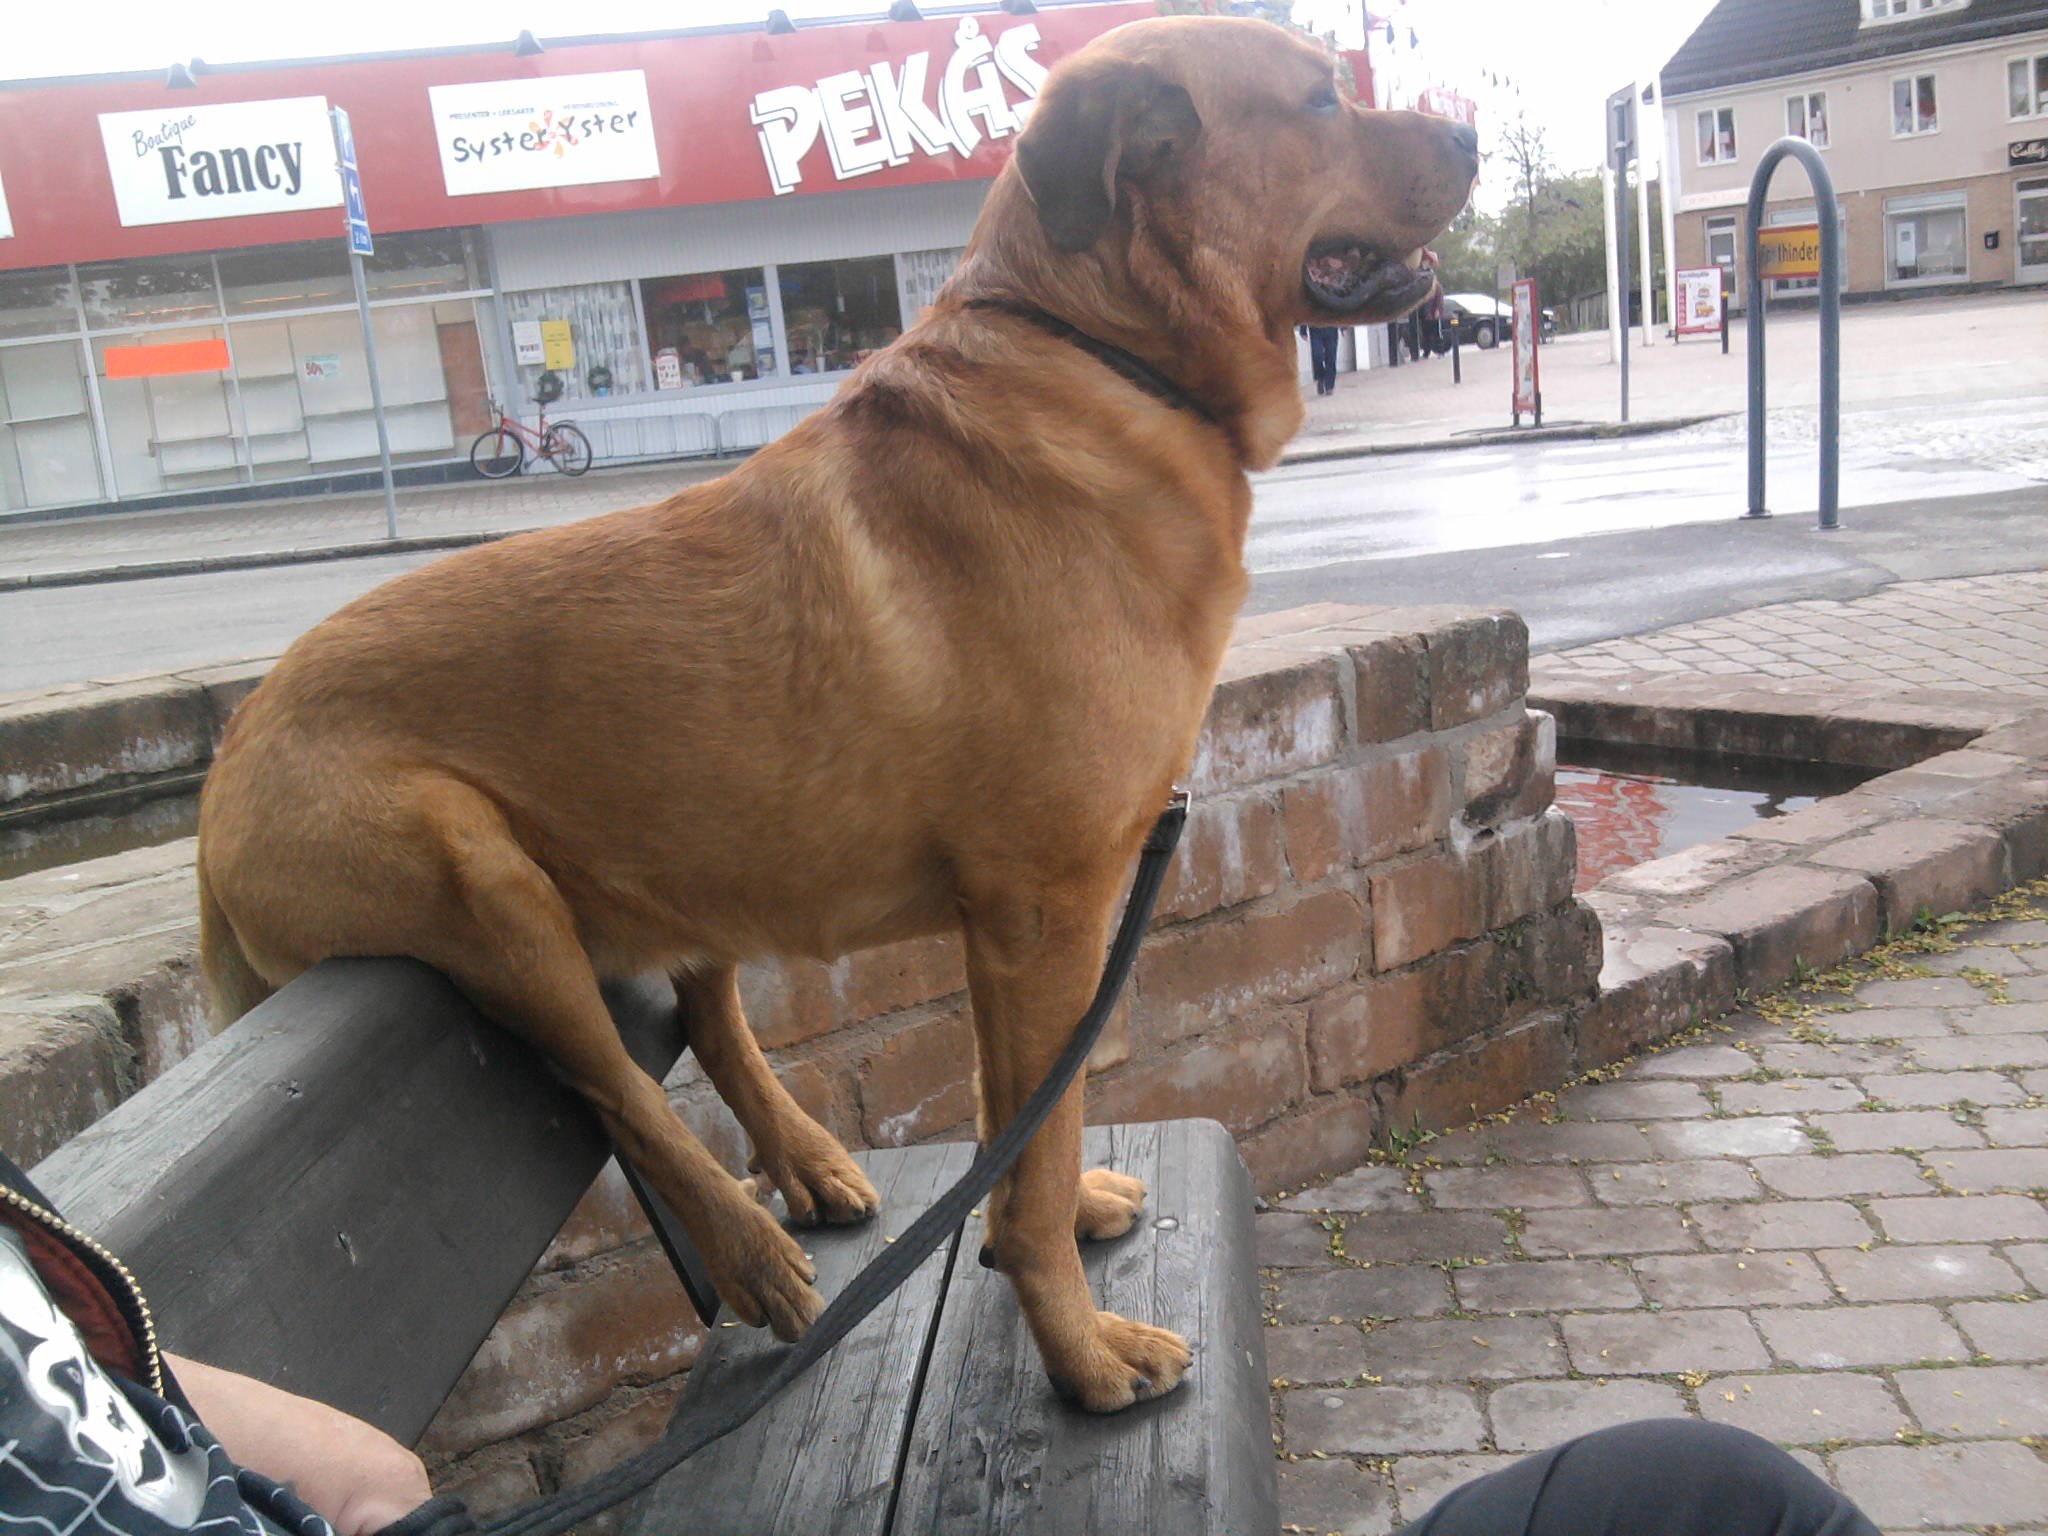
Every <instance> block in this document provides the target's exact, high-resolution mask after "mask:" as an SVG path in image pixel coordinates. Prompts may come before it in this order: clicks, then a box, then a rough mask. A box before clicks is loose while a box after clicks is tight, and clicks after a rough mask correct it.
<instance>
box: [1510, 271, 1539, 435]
mask: <svg viewBox="0 0 2048 1536" xmlns="http://www.w3.org/2000/svg"><path fill="white" fill-rule="evenodd" d="M1542 335H1543V317H1542V311H1541V310H1539V309H1538V308H1537V307H1536V279H1535V278H1533V277H1525V278H1523V279H1521V280H1520V281H1519V282H1517V283H1516V284H1515V399H1514V416H1515V423H1514V424H1515V425H1516V426H1518V427H1519V426H1520V425H1521V424H1522V412H1524V411H1527V412H1529V414H1530V416H1531V417H1532V418H1533V424H1534V425H1536V426H1539V427H1540V426H1542V425H1543V385H1542V381H1541V376H1540V375H1539V373H1538V371H1537V363H1536V349H1537V347H1538V346H1540V345H1541V341H1542Z"/></svg>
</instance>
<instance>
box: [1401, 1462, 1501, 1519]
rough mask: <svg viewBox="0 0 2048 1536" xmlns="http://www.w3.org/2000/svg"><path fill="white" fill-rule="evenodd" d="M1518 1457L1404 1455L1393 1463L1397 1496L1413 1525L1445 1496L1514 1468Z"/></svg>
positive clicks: (1403, 1517) (1403, 1515)
mask: <svg viewBox="0 0 2048 1536" xmlns="http://www.w3.org/2000/svg"><path fill="white" fill-rule="evenodd" d="M1520 1459H1521V1458H1519V1457H1516V1456H1483V1455H1482V1456H1403V1457H1401V1458H1400V1460H1398V1461H1396V1462H1395V1463H1394V1499H1395V1502H1396V1503H1397V1504H1398V1505H1399V1506H1400V1510H1401V1518H1402V1519H1403V1520H1404V1521H1407V1522H1409V1523H1410V1524H1412V1523H1413V1522H1415V1521H1416V1520H1419V1519H1421V1518H1422V1516H1423V1515H1425V1514H1427V1513H1428V1512H1429V1511H1430V1510H1431V1509H1432V1508H1434V1507H1435V1505H1436V1504H1437V1502H1438V1501H1439V1500H1440V1499H1442V1498H1443V1496H1444V1495H1445V1494H1447V1493H1449V1492H1451V1490H1452V1489H1454V1488H1462V1487H1464V1486H1465V1484H1467V1483H1469V1482H1471V1481H1472V1480H1473V1479H1474V1478H1480V1477H1485V1476H1486V1475H1487V1474H1489V1473H1492V1472H1498V1471H1500V1470H1501V1468H1503V1467H1511V1466H1513V1465H1514V1464H1515V1463H1516V1462H1517V1461H1518V1460H1520Z"/></svg>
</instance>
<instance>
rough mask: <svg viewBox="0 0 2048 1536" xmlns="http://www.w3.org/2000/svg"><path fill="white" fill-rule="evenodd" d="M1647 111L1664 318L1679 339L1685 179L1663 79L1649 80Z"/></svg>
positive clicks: (1654, 76) (1657, 76) (1673, 338)
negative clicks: (1659, 197) (1658, 209)
mask: <svg viewBox="0 0 2048 1536" xmlns="http://www.w3.org/2000/svg"><path fill="white" fill-rule="evenodd" d="M1650 111H1651V112H1652V114H1654V115H1655V117H1656V119H1657V185H1658V186H1660V187H1662V188H1663V189H1664V199H1663V201H1664V207H1663V213H1664V288H1665V294H1666V304H1667V307H1666V309H1665V311H1664V313H1665V316H1666V318H1667V319H1669V320H1670V322H1671V333H1672V340H1674V341H1676V340H1677V339H1678V200H1679V198H1680V197H1681V196H1683V195H1684V193H1683V191H1682V187H1683V183H1684V180H1685V172H1684V168H1683V167H1682V165H1681V164H1680V159H1681V157H1680V156H1679V154H1678V153H1677V151H1676V150H1674V149H1673V148H1672V140H1673V135H1672V134H1671V132H1670V131H1669V129H1670V125H1669V124H1668V123H1666V122H1665V120H1664V77H1663V75H1661V74H1657V75H1652V76H1651V77H1650Z"/></svg>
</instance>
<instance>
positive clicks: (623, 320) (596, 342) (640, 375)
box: [500, 283, 654, 410]
mask: <svg viewBox="0 0 2048 1536" xmlns="http://www.w3.org/2000/svg"><path fill="white" fill-rule="evenodd" d="M500 307H501V309H502V310H503V313H504V316H505V319H506V321H507V322H508V323H509V324H510V325H511V326H512V336H513V349H514V365H513V366H514V372H515V373H516V374H517V376H518V379H519V398H518V399H516V400H507V401H505V402H504V404H505V407H506V409H508V410H514V409H524V408H525V407H526V405H527V404H528V403H529V402H531V401H532V400H533V399H534V398H535V397H536V396H537V395H538V394H539V392H540V376H541V375H542V374H543V373H546V372H548V371H549V370H548V367H547V361H546V357H545V353H543V355H542V357H541V358H540V360H538V361H526V362H520V361H518V360H517V359H518V357H519V356H520V348H519V343H520V340H521V338H522V337H524V338H527V339H528V346H527V349H526V352H525V354H524V355H526V356H527V357H529V358H531V356H532V342H531V338H532V337H533V336H534V335H535V334H536V332H535V329H534V328H536V327H539V326H542V325H545V324H547V323H548V322H549V321H557V322H566V323H567V324H568V327H569V337H568V341H569V346H570V348H571V350H572V353H573V355H574V357H575V362H574V364H573V365H572V366H569V367H566V368H556V369H555V370H554V373H555V376H556V377H557V378H559V379H560V380H561V381H562V393H561V395H560V396H559V398H560V399H562V400H595V399H602V398H604V397H606V396H608V395H634V394H639V393H640V392H641V391H643V390H648V389H652V388H653V387H654V374H653V368H652V365H651V363H650V362H649V358H648V349H647V346H646V344H645V342H644V341H643V339H642V337H641V335H640V317H639V314H638V313H637V312H636V311H635V310H634V308H633V285H632V284H631V283H584V284H580V285H578V286H576V287H571V288H534V289H527V290H524V291H521V292H514V293H508V294H506V295H505V296H504V299H503V302H502V304H501V306H500ZM543 345H544V343H543ZM558 345H559V343H558Z"/></svg>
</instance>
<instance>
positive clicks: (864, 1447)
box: [625, 1143, 974, 1536]
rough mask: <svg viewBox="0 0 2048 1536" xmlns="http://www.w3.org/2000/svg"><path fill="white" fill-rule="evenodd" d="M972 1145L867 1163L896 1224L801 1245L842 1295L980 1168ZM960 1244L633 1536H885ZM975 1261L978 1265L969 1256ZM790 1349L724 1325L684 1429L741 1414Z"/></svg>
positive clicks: (657, 1492) (647, 1501)
mask: <svg viewBox="0 0 2048 1536" xmlns="http://www.w3.org/2000/svg"><path fill="white" fill-rule="evenodd" d="M973 1154H974V1148H973V1147H972V1146H970V1145H967V1144H965V1143H952V1144H943V1145H937V1146H922V1147H908V1148H905V1149H903V1150H902V1151H896V1152H868V1153H863V1154H860V1161H861V1163H862V1164H863V1166H864V1167H865V1168H866V1169H867V1172H868V1177H869V1178H870V1179H871V1180H873V1182H874V1185H875V1188H876V1191H877V1192H878V1193H879V1194H880V1195H881V1197H882V1214H881V1216H879V1217H878V1218H876V1219H875V1220H874V1221H871V1222H868V1223H866V1224H864V1225H862V1226H858V1227H841V1228H828V1229H821V1230H816V1231H804V1232H802V1233H800V1234H799V1236H800V1237H801V1239H802V1241H803V1244H804V1247H805V1249H806V1250H807V1251H808V1252H809V1253H811V1255H812V1256H813V1257H814V1258H815V1259H816V1261H817V1265H818V1287H819V1289H820V1290H821V1291H822V1292H823V1293H824V1294H825V1295H826V1296H827V1297H828V1298H830V1297H832V1296H835V1295H837V1294H838V1293H839V1291H840V1289H841V1288H842V1287H843V1286H844V1285H845V1284H846V1283H847V1281H849V1280H850V1279H852V1278H853V1276H854V1275H855V1274H856V1273H858V1272H859V1270H860V1268H861V1266H862V1265H864V1264H866V1263H867V1262H868V1260H869V1259H871V1258H872V1257H874V1255H875V1254H876V1253H878V1252H880V1251H881V1249H882V1247H883V1245H884V1243H885V1242H886V1241H887V1240H889V1239H891V1238H893V1237H894V1236H895V1235H896V1234H897V1233H900V1232H901V1231H902V1230H903V1229H904V1228H905V1227H907V1226H909V1225H910V1223H911V1222H913V1221H914V1220H916V1219H917V1217H918V1215H919V1214H920V1213H921V1212H922V1211H923V1210H924V1208H925V1207H926V1206H927V1205H929V1204H930V1203H931V1202H932V1201H933V1200H934V1199H936V1198H937V1197H938V1195H939V1194H940V1193H942V1192H943V1191H944V1190H945V1189H946V1187H947V1186H948V1185H950V1184H952V1183H953V1182H954V1181H955V1180H956V1179H958V1178H959V1177H960V1175H961V1174H962V1173H964V1172H966V1170H967V1166H968V1164H969V1163H970V1162H971V1161H972V1160H973ZM957 1242H958V1237H957V1234H956V1236H955V1237H954V1238H952V1239H950V1240H948V1241H947V1242H946V1243H943V1244H941V1245H940V1247H939V1248H938V1249H937V1250H936V1251H935V1252H933V1253H932V1255H931V1256H930V1257H929V1258H927V1259H926V1260H925V1261H924V1263H923V1264H922V1265H920V1266H919V1267H918V1269H917V1270H916V1271H915V1272H914V1273H913V1274H912V1275H911V1277H910V1279H909V1280H907V1281H905V1282H904V1284H903V1285H902V1286H901V1287H900V1288H899V1289H898V1290H897V1291H896V1292H895V1294H893V1295H892V1296H891V1297H890V1298H889V1299H888V1300H887V1301H885V1302H884V1303H883V1304H882V1305H881V1306H880V1307H878V1308H877V1309H876V1310H875V1311H874V1312H873V1313H872V1314H871V1315H870V1316H869V1317H868V1318H867V1319H866V1320H865V1321H864V1322H863V1323H862V1324H861V1325H860V1326H859V1327H858V1328H856V1329H855V1330H854V1331H853V1332H852V1333H851V1334H849V1335H848V1336H847V1337H846V1338H845V1339H844V1340H843V1341H841V1343H840V1345H839V1347H838V1348H837V1349H835V1350H833V1351H832V1352H831V1353H830V1354H828V1355H827V1356H826V1357H825V1358H824V1359H823V1360H821V1361H820V1362H819V1363H818V1364H817V1365H816V1366H814V1367H813V1368H812V1369H811V1370H810V1371H809V1372H807V1373H806V1374H805V1375H803V1376H800V1377H798V1378H797V1380H796V1381H795V1382H793V1383H792V1384H791V1385H790V1387H789V1388H788V1389H787V1390H786V1391H785V1392H783V1394H782V1395H781V1396H780V1397H778V1398H777V1399H776V1400H775V1401H774V1402H773V1403H771V1404H770V1405H769V1406H768V1407H767V1408H766V1409H764V1410H763V1411H762V1412H761V1414H760V1415H759V1416H758V1417H757V1418H755V1419H754V1420H752V1421H751V1422H750V1423H748V1424H746V1425H744V1426H743V1427H741V1428H740V1429H738V1430H735V1431H734V1432H733V1433H732V1434H730V1435H728V1436H727V1437H726V1438H725V1439H723V1440H721V1441H719V1442H717V1443H716V1444H714V1445H712V1446H710V1447H708V1448H707V1449H706V1450H704V1451H703V1452H701V1453H700V1454H699V1455H698V1456H697V1457H696V1458H695V1459H693V1460H692V1461H690V1462H688V1463H687V1464H685V1465H684V1466H682V1467H680V1468H678V1469H677V1470H676V1471H675V1472H672V1473H671V1474H669V1476H668V1477H667V1478H665V1479H663V1480H662V1481H661V1482H660V1483H657V1484H656V1485H655V1486H654V1487H652V1488H650V1489H648V1490H647V1492H646V1493H644V1494H643V1495H641V1496H640V1498H639V1499H637V1500H636V1501H635V1502H634V1503H633V1505H632V1506H631V1507H630V1510H629V1512H628V1514H627V1516H626V1522H625V1530H626V1532H627V1533H628V1536H634V1533H644V1536H674V1533H677V1532H688V1533H689V1536H771V1533H778V1532H787V1533H791V1536H799V1533H800V1536H824V1533H827V1532H830V1533H831V1536H882V1533H883V1532H885V1531H886V1530H887V1529H888V1517H889V1509H890V1504H891V1500H892V1497H893V1494H894V1490H895V1485H896V1473H897V1464H898V1461H899V1458H900V1456H901V1452H902V1446H903V1438H904V1435H905V1434H906V1433H907V1432H908V1429H909V1421H910V1412H911V1407H912V1404H913V1403H914V1401H915V1397H916V1385H917V1382H918V1380H919V1377H920V1367H921V1366H922V1363H923V1358H924V1353H925V1349H926V1347H927V1345H928V1343H929V1340H930V1333H931V1328H932V1324H933V1320H934V1319H935V1317H936V1316H937V1312H938V1304H939V1299H940V1296H941V1295H942V1294H943V1292H944V1291H945V1288H946V1282H947V1275H948V1270H949V1268H950V1267H957V1266H956V1265H955V1262H954V1260H955V1253H954V1250H955V1245H956V1244H957ZM967 1262H969V1263H972V1256H971V1255H970V1256H969V1258H968V1261H967ZM783 1351H784V1346H782V1345H780V1344H778V1343H776V1342H775V1340H774V1339H773V1338H772V1337H771V1336H769V1335H768V1334H766V1333H764V1332H761V1331H759V1330H755V1329H748V1328H737V1327H721V1328H717V1329H714V1330H713V1331H712V1337H711V1342H710V1344H709V1345H708V1346H707V1348H706V1351H705V1353H704V1355H703V1356H701V1357H700V1358H699V1359H698V1361H697V1363H696V1365H695V1366H694V1367H692V1368H691V1371H690V1384H689V1388H688V1390H687V1391H686V1392H685V1394H684V1396H683V1401H682V1402H681V1404H680V1405H678V1408H677V1417H678V1418H682V1417H684V1416H686V1415H688V1414H690V1413H692V1412H695V1411H698V1410H699V1408H700V1406H701V1405H702V1404H704V1403H706V1402H707V1401H710V1402H729V1401H731V1400H733V1399H736V1398H737V1397H739V1396H740V1395H741V1394H743V1393H745V1392H747V1391H749V1390H751V1388H752V1385H753V1383H754V1382H755V1381H757V1380H759V1379H760V1378H761V1377H762V1376H764V1375H765V1374H767V1373H768V1372H770V1371H772V1370H773V1369H774V1368H775V1365H776V1363H777V1361H778V1360H779V1358H780V1357H781V1355H782V1353H783Z"/></svg>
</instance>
